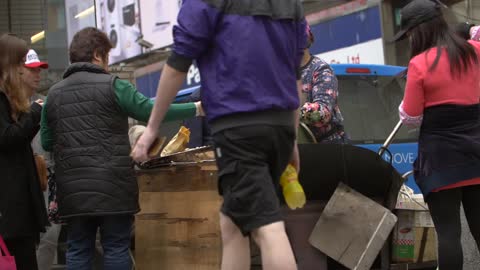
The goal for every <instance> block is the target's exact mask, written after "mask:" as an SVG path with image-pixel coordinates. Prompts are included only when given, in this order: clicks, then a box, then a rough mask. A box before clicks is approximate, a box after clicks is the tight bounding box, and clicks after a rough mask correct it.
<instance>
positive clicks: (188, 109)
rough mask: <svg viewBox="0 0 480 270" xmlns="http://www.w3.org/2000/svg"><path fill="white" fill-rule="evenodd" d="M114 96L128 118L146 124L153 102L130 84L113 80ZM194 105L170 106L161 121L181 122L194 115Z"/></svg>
mask: <svg viewBox="0 0 480 270" xmlns="http://www.w3.org/2000/svg"><path fill="white" fill-rule="evenodd" d="M114 86H115V95H116V96H117V101H118V104H119V105H120V108H121V109H122V111H123V112H124V113H125V114H127V115H128V116H129V117H131V118H133V119H136V120H138V121H141V122H148V118H150V114H151V112H152V109H153V104H154V101H153V100H151V99H149V98H147V97H145V96H144V95H142V93H140V92H138V91H137V89H135V86H133V85H132V84H131V83H130V82H128V81H125V80H120V79H117V80H115V85H114ZM196 111H197V109H196V107H195V104H194V103H185V104H172V105H170V108H169V109H168V111H167V114H166V115H165V118H164V119H163V121H164V122H169V121H175V120H183V119H187V118H191V117H194V116H195V115H196Z"/></svg>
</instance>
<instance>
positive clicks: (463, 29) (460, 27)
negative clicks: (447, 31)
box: [455, 22, 475, 40]
mask: <svg viewBox="0 0 480 270" xmlns="http://www.w3.org/2000/svg"><path fill="white" fill-rule="evenodd" d="M474 26H475V24H472V23H468V22H462V23H459V24H457V25H456V26H455V32H456V33H457V35H459V36H460V37H462V38H463V39H466V40H469V39H470V28H472V27H474Z"/></svg>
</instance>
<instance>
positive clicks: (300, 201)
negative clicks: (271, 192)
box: [280, 164, 307, 209]
mask: <svg viewBox="0 0 480 270" xmlns="http://www.w3.org/2000/svg"><path fill="white" fill-rule="evenodd" d="M280 185H281V186H282V191H283V197H284V198H285V201H286V202H287V205H288V207H289V208H290V209H296V208H302V207H303V206H304V205H305V203H306V201H307V200H306V198H305V192H304V191H303V188H302V185H301V184H300V182H298V174H297V170H296V169H295V167H293V166H292V165H291V164H288V166H287V168H286V169H285V171H284V172H283V173H282V176H281V177H280Z"/></svg>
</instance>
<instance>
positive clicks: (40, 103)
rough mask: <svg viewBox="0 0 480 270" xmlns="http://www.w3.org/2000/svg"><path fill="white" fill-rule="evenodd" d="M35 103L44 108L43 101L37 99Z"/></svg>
mask: <svg viewBox="0 0 480 270" xmlns="http://www.w3.org/2000/svg"><path fill="white" fill-rule="evenodd" d="M35 103H37V104H38V105H40V106H42V107H43V99H37V100H35Z"/></svg>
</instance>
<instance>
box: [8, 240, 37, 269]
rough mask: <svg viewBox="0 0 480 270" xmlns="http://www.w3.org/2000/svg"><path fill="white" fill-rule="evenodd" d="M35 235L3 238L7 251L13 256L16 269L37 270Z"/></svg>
mask: <svg viewBox="0 0 480 270" xmlns="http://www.w3.org/2000/svg"><path fill="white" fill-rule="evenodd" d="M36 243H37V240H36V239H35V237H22V238H10V239H5V244H6V245H7V248H8V251H10V253H11V255H12V256H14V257H15V264H16V265H17V270H38V265H37V256H36V253H35V251H36Z"/></svg>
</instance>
